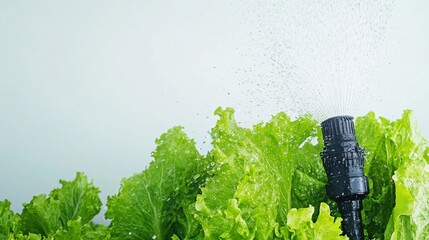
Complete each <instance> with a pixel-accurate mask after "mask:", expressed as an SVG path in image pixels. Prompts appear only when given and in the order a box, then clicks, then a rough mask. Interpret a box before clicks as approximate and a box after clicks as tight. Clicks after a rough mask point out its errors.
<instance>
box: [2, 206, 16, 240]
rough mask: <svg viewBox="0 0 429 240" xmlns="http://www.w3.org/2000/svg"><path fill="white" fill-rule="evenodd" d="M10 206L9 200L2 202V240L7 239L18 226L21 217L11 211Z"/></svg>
mask: <svg viewBox="0 0 429 240" xmlns="http://www.w3.org/2000/svg"><path fill="white" fill-rule="evenodd" d="M10 204H11V203H10V202H9V201H8V200H7V199H5V200H4V201H0V240H5V239H7V238H8V236H9V234H10V233H12V232H15V231H16V227H17V225H18V221H19V216H18V215H16V214H15V213H14V212H13V211H12V210H10Z"/></svg>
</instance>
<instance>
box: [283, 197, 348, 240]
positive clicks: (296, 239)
mask: <svg viewBox="0 0 429 240" xmlns="http://www.w3.org/2000/svg"><path fill="white" fill-rule="evenodd" d="M313 214H314V207H312V206H310V207H308V208H300V209H296V208H292V209H291V210H290V211H289V212H288V216H287V226H288V228H289V231H290V233H291V238H290V239H292V240H303V239H306V240H323V239H330V240H335V239H348V238H347V237H346V236H340V235H341V234H342V231H341V218H337V219H334V217H331V215H330V209H329V206H328V205H327V204H326V203H321V204H320V211H319V216H318V217H317V221H316V222H313V220H312V216H313Z"/></svg>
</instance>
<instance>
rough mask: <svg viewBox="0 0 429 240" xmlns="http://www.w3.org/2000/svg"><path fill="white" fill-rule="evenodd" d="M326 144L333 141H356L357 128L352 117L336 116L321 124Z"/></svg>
mask: <svg viewBox="0 0 429 240" xmlns="http://www.w3.org/2000/svg"><path fill="white" fill-rule="evenodd" d="M321 126H322V133H323V140H324V142H325V144H329V143H331V142H333V141H337V140H340V141H344V140H355V139H356V136H355V127H354V123H353V117H352V116H336V117H332V118H328V119H326V120H325V121H323V122H322V123H321Z"/></svg>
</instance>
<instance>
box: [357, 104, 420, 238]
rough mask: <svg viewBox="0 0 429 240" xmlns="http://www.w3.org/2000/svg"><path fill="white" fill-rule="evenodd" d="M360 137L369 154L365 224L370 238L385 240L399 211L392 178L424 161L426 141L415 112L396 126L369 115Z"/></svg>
mask: <svg viewBox="0 0 429 240" xmlns="http://www.w3.org/2000/svg"><path fill="white" fill-rule="evenodd" d="M356 135H357V138H358V141H359V143H360V144H361V145H362V146H363V147H364V148H365V149H366V151H367V157H366V159H367V160H366V162H365V164H366V166H365V172H366V175H367V176H368V178H369V182H370V194H369V196H368V197H367V198H366V199H365V200H364V211H363V216H364V219H363V222H364V225H365V230H366V231H367V235H368V237H369V238H380V239H381V238H383V237H384V234H385V230H386V228H387V225H388V223H389V221H390V218H391V215H392V213H393V209H394V207H395V184H394V181H393V179H392V176H393V175H394V174H395V171H396V170H398V169H399V168H400V167H401V166H404V165H407V164H410V163H412V162H415V161H422V159H424V153H425V151H426V149H425V144H426V141H425V140H424V139H423V137H422V136H421V134H420V133H419V131H418V128H417V126H416V122H415V119H414V117H413V116H412V112H411V111H404V114H403V116H402V118H401V119H398V120H397V121H394V122H389V121H388V120H386V119H384V118H376V117H375V115H374V113H369V114H368V115H367V116H365V117H361V118H358V119H357V120H356Z"/></svg>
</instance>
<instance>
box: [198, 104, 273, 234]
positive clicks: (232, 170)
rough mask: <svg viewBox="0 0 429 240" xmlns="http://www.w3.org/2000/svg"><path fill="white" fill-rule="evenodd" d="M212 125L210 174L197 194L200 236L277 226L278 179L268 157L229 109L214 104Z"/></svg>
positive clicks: (270, 231)
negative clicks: (201, 234) (201, 233)
mask: <svg viewBox="0 0 429 240" xmlns="http://www.w3.org/2000/svg"><path fill="white" fill-rule="evenodd" d="M215 113H216V114H217V115H218V116H219V117H220V119H219V120H218V121H217V123H216V126H215V127H214V128H213V130H212V132H211V135H212V138H213V150H212V151H211V152H210V156H211V157H212V162H211V164H212V165H213V169H212V170H211V171H210V174H211V175H212V176H211V177H210V178H208V179H207V183H206V185H205V187H204V188H202V193H201V194H200V195H198V197H197V203H196V209H197V210H198V213H197V219H198V220H199V221H200V222H201V225H202V228H203V230H204V238H205V239H255V238H257V239H269V238H272V236H273V230H274V228H275V227H276V208H277V202H278V192H279V191H278V185H277V184H276V178H275V176H274V175H272V174H271V173H270V171H269V170H268V163H267V159H266V158H264V157H263V154H262V152H261V151H260V149H259V148H258V147H257V146H256V145H255V144H254V142H253V141H252V135H251V132H250V130H248V129H244V128H240V127H238V125H237V123H236V121H235V120H234V117H233V114H234V111H233V110H232V109H230V108H227V109H225V110H223V109H221V108H218V109H217V110H216V112H215Z"/></svg>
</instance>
